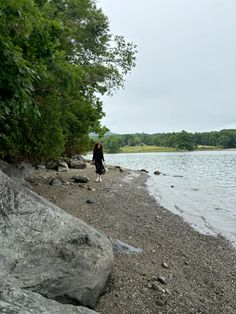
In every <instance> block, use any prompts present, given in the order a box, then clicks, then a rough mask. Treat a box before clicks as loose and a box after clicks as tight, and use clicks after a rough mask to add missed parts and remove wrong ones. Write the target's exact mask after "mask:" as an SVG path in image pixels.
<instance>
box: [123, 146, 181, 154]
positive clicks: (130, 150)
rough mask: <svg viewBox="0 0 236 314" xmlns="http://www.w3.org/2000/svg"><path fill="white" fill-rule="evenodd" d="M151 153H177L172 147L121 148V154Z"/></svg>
mask: <svg viewBox="0 0 236 314" xmlns="http://www.w3.org/2000/svg"><path fill="white" fill-rule="evenodd" d="M149 152H150V153H153V152H177V149H176V148H173V147H162V146H125V147H121V153H149Z"/></svg>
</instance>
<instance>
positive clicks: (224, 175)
mask: <svg viewBox="0 0 236 314" xmlns="http://www.w3.org/2000/svg"><path fill="white" fill-rule="evenodd" d="M105 159H106V162H107V164H111V165H119V166H122V167H125V168H130V169H134V170H140V169H146V170H148V171H149V174H150V178H149V180H148V183H147V185H148V189H149V191H150V193H151V194H152V195H154V197H155V198H156V199H157V201H158V202H159V203H160V204H161V205H162V206H163V207H165V208H167V209H169V210H171V211H172V212H174V213H176V214H179V215H181V216H183V218H184V219H185V220H186V221H187V222H189V223H190V224H191V225H192V226H193V227H194V228H196V229H197V230H198V231H200V232H202V233H206V234H212V235H216V234H217V233H220V234H222V235H223V236H224V237H226V238H227V239H229V240H230V241H231V242H233V244H234V245H236V151H213V152H211V151H210V152H208V151H207V152H206V151H205V152H184V153H138V154H106V155H105ZM155 170H159V171H160V172H161V173H162V174H161V175H154V174H153V172H154V171H155ZM163 174H165V175H163Z"/></svg>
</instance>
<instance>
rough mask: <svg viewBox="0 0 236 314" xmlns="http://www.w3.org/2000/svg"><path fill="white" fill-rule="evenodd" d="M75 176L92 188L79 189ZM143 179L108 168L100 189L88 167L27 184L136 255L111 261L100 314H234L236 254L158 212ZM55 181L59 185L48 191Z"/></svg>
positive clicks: (36, 177)
mask: <svg viewBox="0 0 236 314" xmlns="http://www.w3.org/2000/svg"><path fill="white" fill-rule="evenodd" d="M74 176H83V177H87V178H88V179H89V181H88V182H87V183H76V182H75V180H74V179H72V177H74ZM147 178H148V175H147V174H146V173H144V172H135V171H131V170H127V169H121V168H119V167H109V171H108V172H107V173H106V174H105V176H104V177H103V182H102V183H100V182H99V183H98V182H95V181H94V179H95V173H94V166H92V165H90V164H89V163H87V166H86V168H84V169H70V170H68V171H66V172H56V171H54V170H46V169H39V170H37V171H34V172H33V173H32V174H31V176H30V178H29V180H28V181H29V183H30V184H31V185H32V187H33V190H34V191H35V192H36V193H38V194H40V195H42V196H43V197H45V198H46V199H48V200H50V201H51V202H53V203H55V204H56V205H57V206H59V207H61V208H62V209H64V210H65V211H66V212H68V213H70V214H72V215H74V216H76V217H78V218H80V219H82V220H83V221H85V222H86V223H88V224H89V225H92V226H93V227H95V228H96V229H97V230H100V231H101V233H105V234H106V235H108V236H109V237H110V238H111V239H113V240H114V239H118V240H120V241H123V242H125V243H127V244H129V245H130V246H132V247H135V248H137V249H140V252H136V253H132V252H129V251H128V252H125V250H124V252H121V253H119V252H117V253H116V254H115V259H114V264H113V271H112V274H111V278H110V280H109V283H108V285H107V288H106V293H105V294H104V295H103V296H101V297H100V299H99V302H98V304H97V306H96V308H95V310H96V311H97V312H99V313H101V314H116V313H117V314H118V313H119V314H125V313H134V314H136V313H137V314H139V313H145V314H149V313H160V314H161V313H162V314H167V313H178V314H180V313H181V314H185V313H186V314H189V313H204V314H233V313H235V311H236V301H235V291H236V286H235V283H236V277H235V276H236V263H235V261H236V252H235V249H234V248H233V247H232V245H231V244H230V243H229V242H228V241H226V240H225V239H224V238H222V237H220V236H218V237H212V236H207V235H202V234H199V233H198V232H197V231H195V230H194V229H193V228H192V227H190V226H189V225H188V224H187V223H185V222H184V221H183V219H182V218H181V217H179V216H176V215H174V214H173V213H171V212H169V211H168V210H166V209H164V208H162V207H160V206H159V205H158V204H157V202H156V200H155V199H154V198H153V197H152V196H150V195H149V193H148V191H147V188H146V181H147ZM54 179H56V181H57V182H58V184H52V182H53V181H54ZM127 253H128V254H127ZM131 253H132V254H131Z"/></svg>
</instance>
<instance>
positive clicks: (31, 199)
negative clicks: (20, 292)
mask: <svg viewBox="0 0 236 314" xmlns="http://www.w3.org/2000/svg"><path fill="white" fill-rule="evenodd" d="M0 199H1V202H0V243H1V251H0V254H1V259H0V266H1V267H0V283H1V282H2V280H3V279H4V280H6V281H7V282H8V283H9V284H11V285H13V286H16V287H19V288H24V289H27V290H30V291H32V292H37V293H40V294H42V295H44V296H45V297H47V298H49V299H56V300H57V301H60V300H63V302H66V303H72V302H73V303H74V304H75V303H77V304H82V305H85V306H89V307H91V308H94V307H95V304H96V301H97V298H98V297H99V295H100V294H101V293H103V291H104V289H105V285H106V281H107V279H108V277H109V275H110V273H111V269H112V262H113V249H112V245H111V243H110V241H109V240H108V238H107V237H106V236H105V235H104V234H101V233H99V232H98V231H97V230H95V229H94V228H93V227H91V226H88V225H87V224H86V223H84V222H82V221H81V220H79V219H78V218H76V217H74V216H72V215H70V214H67V213H66V212H65V211H64V210H62V209H60V208H59V207H57V206H56V205H54V204H52V203H50V202H48V201H47V200H45V199H43V198H42V197H40V196H38V195H36V194H35V193H33V192H32V191H30V190H27V189H25V188H24V187H22V186H20V185H16V184H15V183H14V182H13V181H12V180H11V179H9V177H7V176H6V175H5V174H3V173H2V172H0Z"/></svg>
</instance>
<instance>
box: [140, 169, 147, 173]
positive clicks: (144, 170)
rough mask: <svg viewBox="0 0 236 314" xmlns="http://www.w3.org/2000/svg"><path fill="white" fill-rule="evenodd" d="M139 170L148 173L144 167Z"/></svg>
mask: <svg viewBox="0 0 236 314" xmlns="http://www.w3.org/2000/svg"><path fill="white" fill-rule="evenodd" d="M139 171H140V172H145V173H148V171H147V170H146V169H141V170H139Z"/></svg>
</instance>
